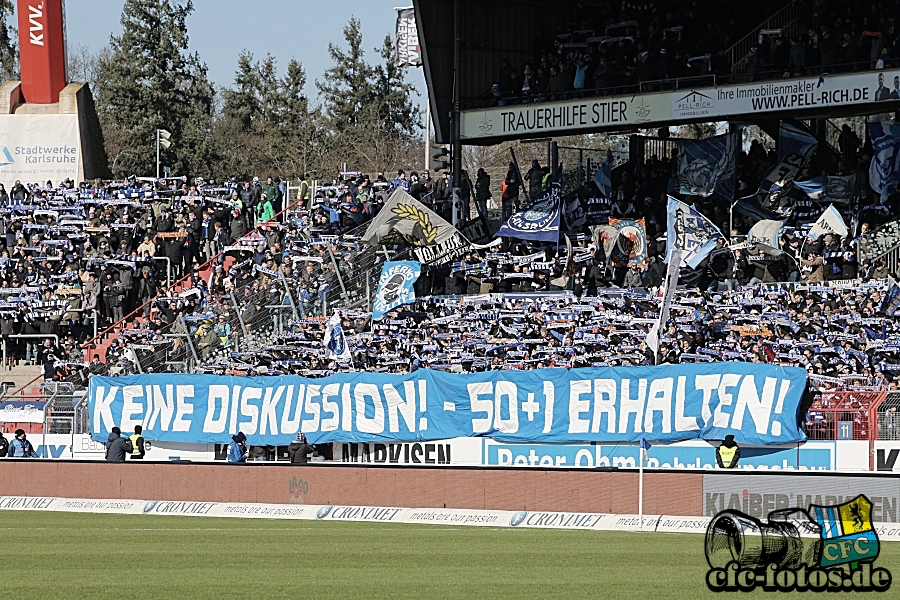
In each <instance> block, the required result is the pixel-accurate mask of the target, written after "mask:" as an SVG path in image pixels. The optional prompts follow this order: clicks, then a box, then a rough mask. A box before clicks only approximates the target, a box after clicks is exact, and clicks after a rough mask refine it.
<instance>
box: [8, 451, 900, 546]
mask: <svg viewBox="0 0 900 600" xmlns="http://www.w3.org/2000/svg"><path fill="white" fill-rule="evenodd" d="M0 464H2V467H0V485H2V486H3V487H2V488H0V489H3V490H9V491H14V492H15V493H16V494H17V495H16V496H0V510H41V511H64V512H99V513H118V514H162V515H184V516H219V517H229V516H230V517H251V518H252V517H255V518H295V519H310V520H312V519H315V520H346V521H377V522H394V523H431V524H446V523H452V524H458V525H489V526H500V527H504V526H506V527H518V526H521V527H549V528H560V529H599V530H635V529H638V528H639V520H638V518H637V517H636V516H635V514H634V513H635V512H637V508H638V507H637V502H638V500H637V493H638V490H637V487H638V473H637V472H636V471H635V470H634V469H628V470H602V471H601V470H597V471H572V470H529V471H522V470H515V469H480V468H472V469H465V468H460V469H426V468H399V467H349V466H348V467H328V466H317V465H307V466H288V465H285V466H282V467H278V466H271V465H253V464H250V465H218V466H214V467H210V466H195V465H187V464H181V465H179V464H160V463H131V464H109V463H84V462H50V461H41V460H31V461H27V460H10V461H3V462H2V463H0ZM85 482H90V485H85ZM859 494H865V495H866V496H867V497H868V499H869V500H870V502H871V503H872V512H871V516H872V521H873V523H874V525H875V527H876V529H877V530H878V533H879V535H880V536H882V537H884V538H885V539H900V526H898V523H900V477H898V476H892V475H881V476H873V475H863V476H857V475H848V474H831V475H821V474H804V475H798V474H796V473H794V474H789V473H783V474H761V473H752V472H751V473H746V472H734V471H716V472H709V471H707V472H703V471H698V472H690V473H688V472H680V473H673V472H661V471H653V470H648V471H646V472H645V481H644V507H643V508H644V513H643V514H644V520H643V523H641V524H640V528H641V529H643V530H646V531H665V532H697V533H699V532H701V531H703V530H704V529H705V527H706V524H707V523H708V519H709V518H711V517H713V516H715V515H716V514H717V513H718V512H720V511H722V510H726V509H734V510H740V511H742V512H745V513H746V514H748V515H750V516H753V517H756V518H765V517H766V516H767V515H768V514H769V513H770V512H772V511H775V510H781V509H786V508H792V507H802V508H807V507H808V506H809V505H811V504H825V505H835V504H840V503H843V502H846V501H847V500H850V499H852V498H855V497H856V496H857V495H859ZM135 498H144V499H143V500H135ZM148 499H151V500H148Z"/></svg>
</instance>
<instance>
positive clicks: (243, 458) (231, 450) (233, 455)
mask: <svg viewBox="0 0 900 600" xmlns="http://www.w3.org/2000/svg"><path fill="white" fill-rule="evenodd" d="M246 442H247V436H245V435H244V434H243V433H241V432H238V433H237V434H236V435H233V436H231V443H230V444H229V445H228V462H230V463H240V462H247V454H248V453H247V444H246Z"/></svg>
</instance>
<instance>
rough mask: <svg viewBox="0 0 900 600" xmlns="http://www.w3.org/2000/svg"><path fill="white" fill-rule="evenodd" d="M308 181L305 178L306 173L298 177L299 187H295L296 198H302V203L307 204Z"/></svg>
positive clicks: (308, 193)
mask: <svg viewBox="0 0 900 600" xmlns="http://www.w3.org/2000/svg"><path fill="white" fill-rule="evenodd" d="M309 195H310V189H309V182H308V181H307V180H306V175H303V177H301V178H300V187H299V188H298V189H297V200H303V201H304V202H303V205H304V206H307V205H309Z"/></svg>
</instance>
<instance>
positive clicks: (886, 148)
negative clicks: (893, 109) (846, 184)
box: [869, 121, 900, 204]
mask: <svg viewBox="0 0 900 600" xmlns="http://www.w3.org/2000/svg"><path fill="white" fill-rule="evenodd" d="M869 137H871V138H872V148H873V149H874V150H875V156H874V157H873V158H872V163H871V164H870V165H869V185H870V186H872V189H873V190H874V191H876V192H878V193H879V194H881V202H882V204H883V203H885V202H886V201H887V199H888V197H889V196H890V195H891V194H893V193H894V190H895V189H896V188H897V183H898V182H900V123H895V122H894V121H876V122H871V121H870V122H869Z"/></svg>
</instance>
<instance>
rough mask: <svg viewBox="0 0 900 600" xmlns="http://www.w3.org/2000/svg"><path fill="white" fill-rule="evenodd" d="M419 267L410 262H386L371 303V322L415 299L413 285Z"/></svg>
mask: <svg viewBox="0 0 900 600" xmlns="http://www.w3.org/2000/svg"><path fill="white" fill-rule="evenodd" d="M421 268H422V267H421V265H420V264H419V263H417V262H415V261H412V260H401V261H396V262H386V263H384V267H382V269H381V277H380V278H379V279H378V292H377V293H376V294H375V301H374V302H373V303H372V320H373V321H377V320H378V319H380V318H381V317H383V316H384V315H385V313H387V312H390V311H391V310H393V309H395V308H397V307H398V306H401V305H403V304H409V303H410V302H413V301H414V300H415V299H416V291H415V290H414V289H413V285H414V284H415V283H416V280H417V279H418V278H419V273H420V272H421Z"/></svg>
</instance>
